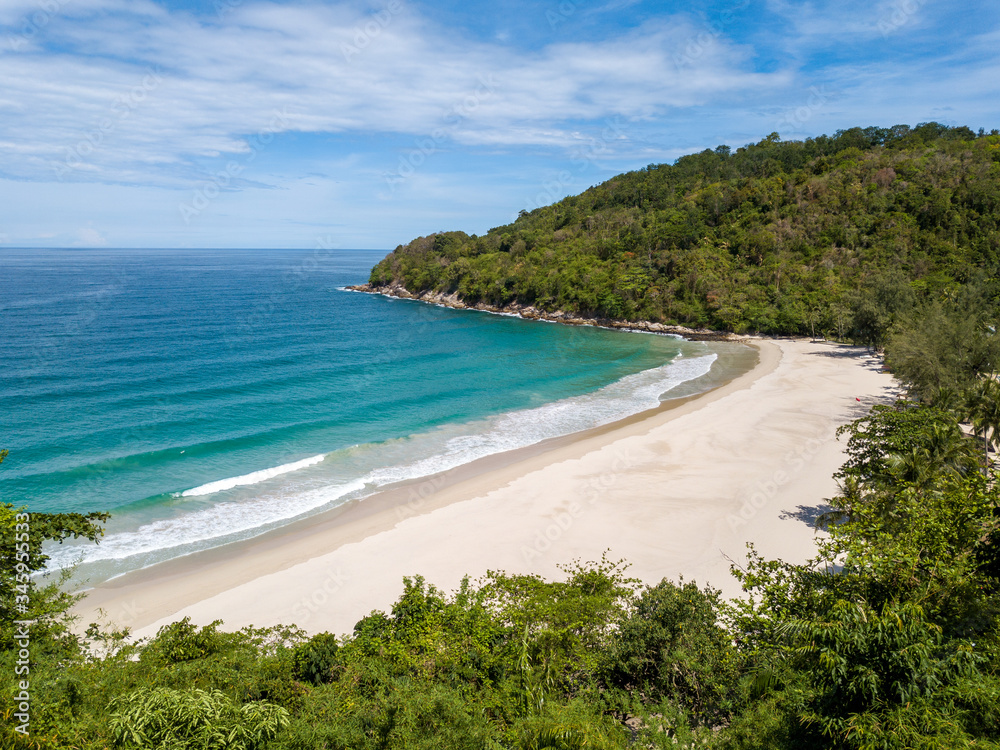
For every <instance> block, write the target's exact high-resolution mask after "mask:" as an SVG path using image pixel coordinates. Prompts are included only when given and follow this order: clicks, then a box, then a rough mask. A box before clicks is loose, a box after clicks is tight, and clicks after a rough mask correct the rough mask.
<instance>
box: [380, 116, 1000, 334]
mask: <svg viewBox="0 0 1000 750" xmlns="http://www.w3.org/2000/svg"><path fill="white" fill-rule="evenodd" d="M998 217H1000V134H998V133H997V131H995V130H994V131H993V132H992V133H991V134H985V133H983V132H982V131H980V133H979V134H978V135H977V134H976V133H973V132H972V131H971V130H970V129H969V128H966V127H956V128H950V127H946V126H944V125H939V124H937V123H925V124H922V125H919V126H917V127H915V128H910V127H907V126H905V125H899V126H895V127H892V128H877V127H869V128H864V129H862V128H852V129H850V130H845V131H838V132H837V133H836V134H835V135H833V136H821V137H819V138H812V139H809V140H806V141H788V142H781V141H780V140H779V138H778V136H777V134H772V135H771V136H768V137H767V138H765V139H764V140H762V141H761V142H759V143H756V144H752V145H748V146H746V147H744V148H739V149H736V150H735V151H732V150H731V149H730V148H729V147H727V146H720V147H719V148H717V149H715V150H714V151H712V150H706V151H703V152H702V153H699V154H692V155H690V156H685V157H682V158H680V159H678V160H677V162H676V163H674V164H672V165H670V164H656V165H650V166H648V167H646V168H645V169H641V170H638V171H635V172H629V173H626V174H622V175H619V176H617V177H614V178H613V179H611V180H608V181H607V182H605V183H603V184H601V185H597V186H596V187H593V188H591V189H589V190H587V191H586V192H584V193H582V194H581V195H578V196H573V197H569V198H566V199H564V200H562V201H559V202H558V203H556V204H554V205H551V206H546V207H542V208H537V209H535V210H532V211H530V212H528V211H525V212H522V214H521V216H520V217H519V218H518V219H517V220H516V221H515V222H514V223H512V224H509V225H506V226H501V227H497V228H495V229H491V230H490V231H489V232H488V233H487V234H485V235H484V236H481V237H476V236H469V235H466V234H465V233H463V232H441V233H438V234H434V235H430V236H428V237H421V238H419V239H417V240H414V241H413V242H411V243H409V244H408V245H406V246H400V247H397V248H396V250H395V251H394V252H393V253H392V254H391V255H389V256H388V257H387V258H385V259H384V260H383V261H382V262H381V263H379V264H378V265H377V266H376V267H375V268H374V269H373V271H372V274H371V279H370V281H371V283H372V284H373V285H375V286H386V285H390V284H401V285H403V286H404V287H405V288H406V289H408V290H410V291H411V292H423V291H437V292H443V293H458V294H459V295H460V296H461V297H462V298H463V299H464V300H465V301H466V302H469V303H477V302H483V303H486V304H489V305H494V306H504V305H508V304H510V303H520V304H524V305H534V306H536V307H538V308H540V309H542V310H547V311H556V310H562V311H566V312H573V313H577V314H580V315H584V316H590V317H596V318H611V319H627V320H648V321H655V322H665V323H680V324H685V325H697V326H706V327H710V328H715V329H719V330H731V331H737V332H743V331H759V332H762V333H779V334H785V333H799V334H807V333H808V334H813V333H818V332H825V333H827V334H832V335H835V336H836V337H837V338H841V339H844V338H845V337H851V338H853V339H854V340H856V341H858V342H859V343H864V344H869V345H872V346H874V347H876V348H881V347H882V345H883V344H884V343H885V338H886V336H887V334H888V332H889V329H890V328H891V326H892V324H893V323H894V322H895V320H896V317H897V315H898V314H899V313H900V312H901V311H903V310H905V309H907V308H909V307H910V306H912V305H913V304H914V302H915V301H919V300H923V299H927V298H932V297H933V298H936V297H938V296H941V295H948V294H951V293H952V292H953V291H954V290H955V289H957V288H959V287H960V286H961V285H962V284H964V283H965V282H967V281H968V280H969V279H971V278H974V277H976V276H977V275H982V274H984V273H985V274H987V275H992V276H995V275H996V270H997V268H998V266H1000V224H998V221H1000V218H998Z"/></svg>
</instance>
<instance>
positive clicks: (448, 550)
mask: <svg viewBox="0 0 1000 750" xmlns="http://www.w3.org/2000/svg"><path fill="white" fill-rule="evenodd" d="M753 345H754V346H755V348H757V349H758V350H759V352H760V361H759V363H758V364H757V366H756V367H754V368H753V369H751V370H750V371H749V372H746V373H744V374H742V375H739V376H737V377H736V378H734V379H733V380H731V381H730V382H728V383H725V384H722V385H720V386H719V387H716V388H714V389H712V390H710V391H707V392H703V393H700V394H695V395H691V396H687V397H684V398H678V399H673V400H670V401H666V402H663V404H661V405H660V407H658V408H656V409H653V410H650V411H647V412H642V413H640V414H637V415H633V416H632V417H630V418H627V419H625V420H622V421H620V422H615V423H612V424H609V425H604V426H602V427H597V428H592V429H591V430H588V431H585V432H583V433H576V434H574V435H570V436H565V437H563V438H554V439H553V440H551V441H546V442H544V443H539V444H536V445H534V446H528V447H526V448H521V449H517V450H515V451H510V452H508V453H505V454H497V455H495V456H488V457H485V458H482V459H479V460H478V461H476V462H472V463H470V464H465V465H463V466H461V467H457V468H456V469H452V470H451V471H449V472H445V473H444V474H439V475H434V476H432V477H425V478H423V479H420V480H412V481H410V482H407V483H403V484H402V485H400V486H397V487H392V488H386V489H384V490H382V491H381V492H379V493H376V494H374V495H371V496H369V497H367V498H365V499H364V500H362V501H358V502H354V503H351V504H347V505H345V506H342V507H340V508H336V509H333V510H331V511H327V512H325V513H323V514H320V515H317V516H313V517H310V518H306V519H303V520H300V521H298V522H294V523H292V524H289V525H288V526H285V527H282V528H281V529H277V530H275V531H272V532H268V533H267V534H264V535H261V536H259V537H255V538H253V539H250V540H246V541H244V542H237V543H234V544H231V545H226V546H223V547H218V548H215V549H212V550H207V551H204V552H199V553H195V554H193V555H188V556H186V557H182V558H177V559H175V560H171V561H167V562H165V563H160V564H159V565H156V566H152V567H150V568H145V569H142V570H139V571H135V572H133V573H128V574H125V575H123V576H120V577H118V578H114V579H112V580H110V581H107V582H105V583H103V584H100V585H98V586H97V587H95V588H93V589H90V590H89V591H88V592H87V596H86V598H85V599H84V600H83V601H82V602H81V603H80V604H79V605H78V606H77V608H76V610H75V611H76V612H77V613H78V614H80V615H81V621H80V622H81V625H82V626H86V625H87V624H89V623H90V622H92V621H95V620H97V619H98V610H99V609H100V610H103V611H104V613H105V615H106V617H107V618H108V619H110V620H111V621H113V622H115V623H117V624H120V625H128V626H131V627H132V628H133V630H134V631H136V633H137V635H140V636H146V635H151V634H153V633H155V630H156V629H157V628H158V627H159V626H160V625H163V624H166V623H167V622H170V621H173V620H175V619H180V618H181V617H184V616H190V617H191V618H192V620H193V621H194V622H196V623H203V622H204V623H207V622H211V621H212V620H214V619H220V618H221V619H223V620H224V621H225V623H226V627H227V628H234V629H235V628H239V627H243V626H245V625H248V624H255V625H258V626H261V625H269V624H278V623H285V624H292V623H294V624H297V625H299V626H301V627H304V628H306V629H307V630H309V631H310V632H318V631H320V630H330V631H333V632H336V633H343V632H347V631H349V630H350V629H351V628H352V627H353V624H354V622H356V621H357V620H358V619H360V618H361V617H363V616H364V615H366V614H367V613H368V612H369V611H371V610H372V609H373V608H377V609H383V610H386V609H388V608H389V607H391V605H392V603H393V602H394V601H395V599H396V597H397V596H398V594H399V592H400V591H401V590H402V578H403V576H407V575H416V574H422V575H424V576H425V577H426V578H427V580H428V581H429V582H431V583H434V584H435V585H437V586H439V587H440V588H443V589H446V590H447V589H448V588H449V587H456V586H457V585H458V583H459V582H460V579H461V576H462V575H464V574H469V575H472V576H473V577H475V576H478V575H482V574H484V573H485V572H486V571H487V570H489V569H503V570H507V572H509V573H537V574H539V575H543V576H546V577H554V576H558V575H559V568H558V565H559V564H565V563H568V562H570V561H571V560H572V559H574V558H582V559H598V558H599V557H600V555H601V553H602V552H603V551H604V550H606V549H610V550H612V553H613V554H614V555H615V556H618V557H622V558H625V559H627V560H628V561H630V562H631V563H632V564H633V569H634V570H633V572H634V573H638V574H639V575H638V577H640V578H642V579H643V580H645V581H647V582H653V583H655V582H656V581H658V580H659V579H660V578H662V577H664V576H667V577H673V578H676V577H677V576H678V575H682V574H683V575H685V577H687V578H689V579H690V578H691V577H692V576H697V579H698V580H699V582H700V583H702V584H704V583H710V584H712V585H713V586H715V587H716V588H720V589H722V590H723V592H724V594H726V595H738V594H739V592H738V590H736V591H734V590H733V587H732V585H727V582H726V581H725V580H723V579H724V578H727V577H729V574H728V569H729V568H728V565H729V562H728V561H729V560H730V559H733V560H736V561H737V562H738V561H739V558H740V556H741V554H742V551H743V549H744V544H745V542H746V541H758V542H760V541H761V540H764V543H763V544H762V545H761V547H760V549H761V551H762V553H764V554H768V555H773V556H778V557H781V559H787V560H789V561H790V562H801V561H804V559H805V558H806V557H808V556H809V555H810V553H811V550H812V549H813V547H814V542H813V538H814V537H813V530H812V528H811V526H808V525H807V524H806V523H804V521H803V519H802V518H798V517H796V516H795V513H796V512H797V511H795V510H794V508H795V507H796V506H795V505H794V503H792V502H791V501H792V500H793V499H797V500H799V504H798V506H797V507H798V508H799V509H800V511H801V509H802V508H804V507H807V506H803V505H802V503H803V502H814V503H815V502H820V501H822V499H823V498H824V497H829V496H830V495H832V494H833V491H832V490H835V483H834V482H833V480H832V473H833V471H834V470H836V468H837V467H839V464H840V462H841V456H842V446H841V445H839V444H837V442H836V438H835V435H834V432H835V429H836V427H837V426H839V424H842V423H844V422H846V421H849V419H851V418H855V417H856V416H858V415H859V414H858V409H859V407H860V406H863V407H864V410H865V411H866V410H867V408H868V406H870V403H873V402H878V401H885V400H888V399H889V398H890V397H891V395H892V394H893V393H894V387H893V381H892V379H891V377H890V376H889V375H887V374H885V373H882V372H880V368H878V367H877V366H876V364H877V363H875V362H874V361H871V362H869V361H868V360H870V359H871V358H870V357H868V356H867V355H866V354H864V353H862V352H861V351H859V350H857V349H855V348H852V347H844V346H839V345H830V344H815V343H806V342H802V341H794V340H761V341H755V342H753ZM741 348H742V347H741ZM845 388H850V396H849V397H848V396H846V395H844V394H843V393H839V391H841V390H843V389H845ZM825 393H827V394H837V395H836V397H835V398H833V400H831V399H830V398H825V397H824V394H825ZM862 395H863V396H864V397H865V402H864V404H858V403H857V402H856V401H855V399H856V398H860V397H861V396H862ZM796 450H797V451H799V453H798V454H796V453H795V451H796ZM803 451H805V452H803ZM719 457H723V459H724V460H721V461H720V460H719ZM800 465H801V466H800ZM760 498H763V500H761V499H760ZM747 509H749V511H748V510H747ZM801 512H805V511H801ZM789 513H791V514H792V515H788V514H789ZM800 514H801V513H800ZM744 516H745V517H744ZM654 579H655V580H654ZM730 584H731V581H730Z"/></svg>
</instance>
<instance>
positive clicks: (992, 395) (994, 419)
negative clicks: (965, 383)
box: [968, 378, 1000, 474]
mask: <svg viewBox="0 0 1000 750" xmlns="http://www.w3.org/2000/svg"><path fill="white" fill-rule="evenodd" d="M968 412H969V419H970V421H971V422H972V431H973V433H975V435H976V437H978V438H982V441H983V474H987V473H988V472H989V467H990V445H991V444H994V445H997V446H998V447H1000V383H998V382H997V381H996V380H994V379H993V378H981V379H980V380H979V381H978V382H977V383H976V386H975V387H974V388H973V389H972V392H971V394H970V397H969V402H968Z"/></svg>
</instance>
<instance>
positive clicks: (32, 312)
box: [0, 249, 716, 580]
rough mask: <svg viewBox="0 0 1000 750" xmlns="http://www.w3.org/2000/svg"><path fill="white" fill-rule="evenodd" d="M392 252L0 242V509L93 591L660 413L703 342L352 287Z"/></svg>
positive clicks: (700, 369)
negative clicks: (46, 519)
mask: <svg viewBox="0 0 1000 750" xmlns="http://www.w3.org/2000/svg"><path fill="white" fill-rule="evenodd" d="M384 255H385V252H383V251H351V250H319V251H311V250H301V251H298V250H297V251H291V250H90V249H88V250H10V249H5V250H0V448H8V449H9V450H10V456H9V458H8V459H7V460H6V461H5V462H4V464H3V466H2V467H0V499H2V500H3V501H5V502H12V503H14V504H16V505H26V506H28V508H29V509H31V510H35V511H77V512H87V511H95V510H104V511H110V512H111V513H112V514H113V517H112V520H111V521H110V522H109V524H108V526H107V534H106V537H105V539H104V540H103V541H102V542H101V544H100V545H99V546H94V545H90V544H88V545H74V544H66V545H62V546H60V547H55V548H53V550H52V555H53V563H52V565H53V566H65V565H68V564H71V563H74V562H76V563H82V564H83V565H82V566H81V568H80V571H82V572H83V573H86V576H87V577H89V578H90V579H92V580H100V579H105V578H108V577H111V576H114V575H117V574H119V573H121V572H124V571H127V570H132V569H136V568H140V567H144V566H146V565H149V564H152V563H154V562H157V561H160V560H164V559H168V558H170V557H176V556H179V555H183V554H186V553H190V552H193V551H195V550H199V549H204V548H207V547H211V546H216V545H219V544H223V543H225V542H229V541H234V540H236V539H241V538H246V537H248V536H253V535H256V534H259V533H262V532H263V531H266V530H269V529H272V528H275V527H277V526H279V525H281V524H284V523H287V522H288V521H290V520H292V519H296V518H301V517H303V516H307V515H309V514H315V513H318V512H320V511H322V510H325V509H328V508H331V507H334V506H336V505H338V504H342V503H344V502H346V501H348V500H350V499H354V498H359V497H364V496H365V495H367V494H371V493H372V492H373V491H375V490H377V489H378V488H379V487H382V486H385V485H387V484H391V483H393V482H397V481H400V480H405V479H410V478H414V477H419V476H424V475H429V474H432V473H434V472H438V471H441V470H444V469H448V468H451V467H454V466H457V465H459V464H462V463H466V462H468V461H471V460H473V459H476V458H478V457H481V456H485V455H489V454H492V453H497V452H500V451H505V450H509V449H512V448H517V447H521V446H525V445H529V444H532V443H536V442H538V441H540V440H544V439H546V438H550V437H555V436H559V435H565V434H568V433H571V432H576V431H579V430H581V429H585V428H588V427H593V426H596V425H599V424H604V423H607V422H611V421H614V420H617V419H621V418H623V417H626V416H628V415H630V414H633V413H636V412H639V411H642V410H645V409H648V408H652V407H654V406H656V405H657V403H658V402H659V400H660V399H661V396H662V395H663V394H665V393H667V392H668V391H670V390H671V389H672V388H674V387H675V386H678V385H679V384H682V383H685V382H690V381H692V380H693V379H695V378H698V377H699V376H703V375H705V374H706V373H707V372H708V371H709V369H710V367H711V366H712V363H713V362H714V361H715V359H716V354H715V353H714V352H713V349H712V347H710V346H709V345H706V344H700V343H690V342H683V341H680V340H678V339H676V338H671V337H666V336H656V335H649V334H640V333H625V332H620V331H609V330H602V329H596V328H589V327H587V328H582V327H569V326H561V325H555V324H550V323H544V322H537V321H536V322H533V321H525V320H521V319H519V318H515V317H510V316H502V315H492V314H488V313H479V312H470V311H456V310H449V309H445V308H440V307H435V306H431V305H426V304H422V303H417V302H410V301H404V300H394V299H388V298H385V297H380V296H373V295H367V294H360V293H356V292H350V291H347V290H344V289H343V287H344V286H345V285H347V284H355V283H360V282H364V281H366V280H367V278H368V272H369V270H370V268H371V267H372V266H373V265H374V264H375V263H376V262H377V261H378V260H379V259H381V258H382V257H383V256H384Z"/></svg>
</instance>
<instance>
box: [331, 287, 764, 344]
mask: <svg viewBox="0 0 1000 750" xmlns="http://www.w3.org/2000/svg"><path fill="white" fill-rule="evenodd" d="M344 289H346V290H347V291H350V292H361V293H363V294H377V295H380V296H382V297H392V298H394V299H408V300H413V301H415V302H426V303H428V304H431V305H439V306H441V307H450V308H452V309H454V310H478V311H479V312H489V313H496V314H499V315H515V316H517V317H519V318H524V319H525V320H545V321H548V322H550V323H562V324H564V325H572V326H595V327H597V328H610V329H615V330H621V331H641V332H643V333H659V334H665V335H669V336H682V337H684V338H686V339H688V340H690V341H739V342H747V341H752V340H756V339H758V338H760V337H758V336H742V335H740V334H736V333H730V332H728V331H713V330H710V329H708V328H687V327H686V326H677V325H666V324H664V323H654V322H652V321H649V320H637V321H629V320H613V319H611V318H591V317H586V316H581V315H575V314H573V313H567V312H563V311H562V310H558V311H556V312H548V311H546V310H539V309H538V308H537V307H533V306H531V305H522V304H521V303H519V302H511V303H510V304H508V305H505V306H503V307H497V306H496V305H488V304H486V303H485V302H477V303H476V304H474V305H470V304H468V303H467V302H465V301H464V300H463V299H462V298H461V297H460V296H459V295H458V292H452V293H451V294H443V293H441V292H420V293H418V294H414V293H413V292H411V291H410V290H409V289H407V288H406V287H404V286H403V285H402V284H389V285H387V286H380V287H376V286H372V285H371V284H369V283H364V284H354V285H350V286H346V287H344Z"/></svg>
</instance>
